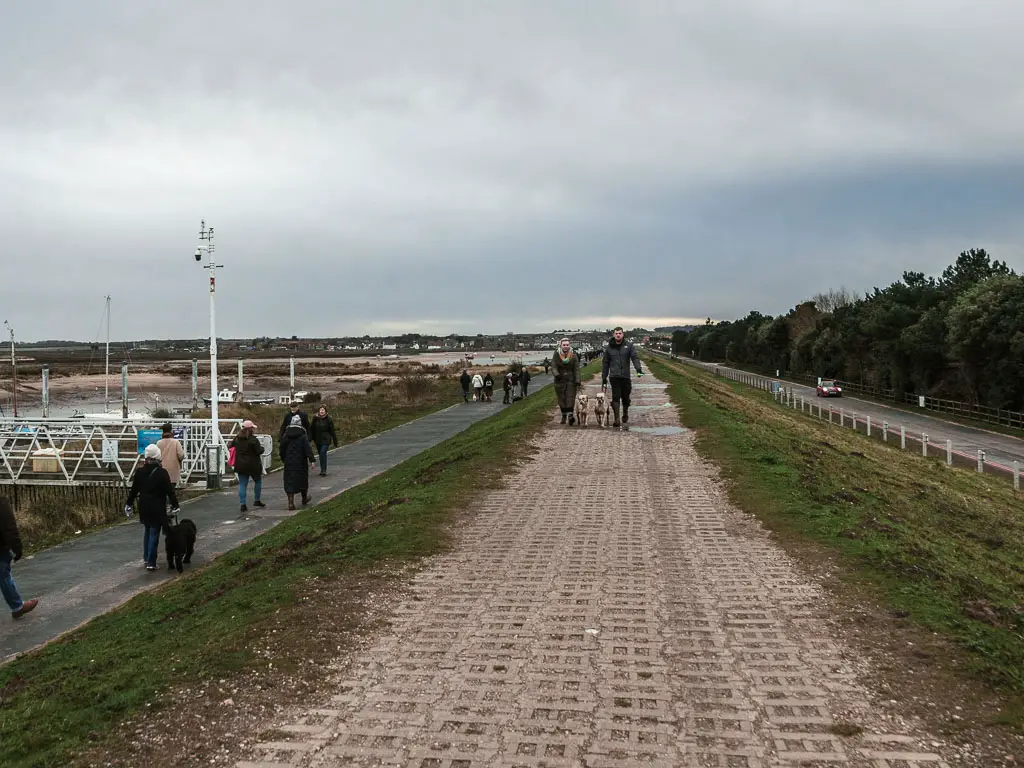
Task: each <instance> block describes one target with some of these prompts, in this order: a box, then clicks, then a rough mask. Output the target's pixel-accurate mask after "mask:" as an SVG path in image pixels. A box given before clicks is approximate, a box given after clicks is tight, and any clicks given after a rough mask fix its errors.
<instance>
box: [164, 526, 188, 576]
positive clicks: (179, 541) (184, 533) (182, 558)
mask: <svg viewBox="0 0 1024 768" xmlns="http://www.w3.org/2000/svg"><path fill="white" fill-rule="evenodd" d="M164 543H165V544H166V546H167V570H169V571H174V570H176V571H177V572H178V573H181V572H182V571H183V570H185V569H184V568H183V567H182V563H191V562H192V553H193V552H195V548H196V524H195V523H194V522H192V521H191V520H189V519H188V518H187V517H186V518H185V519H184V520H182V521H181V522H180V523H176V524H175V523H171V524H169V525H168V526H167V528H166V529H165V530H164Z"/></svg>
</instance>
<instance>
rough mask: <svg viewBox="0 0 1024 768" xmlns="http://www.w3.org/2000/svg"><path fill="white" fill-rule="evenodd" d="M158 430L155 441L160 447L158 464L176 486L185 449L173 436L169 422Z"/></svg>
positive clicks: (179, 477)
mask: <svg viewBox="0 0 1024 768" xmlns="http://www.w3.org/2000/svg"><path fill="white" fill-rule="evenodd" d="M160 432H161V436H160V439H159V440H157V441H156V447H157V448H159V449H160V466H161V467H163V468H164V469H166V470H167V475H168V476H169V477H170V478H171V484H172V485H174V486H175V487H177V486H178V483H179V482H181V462H182V461H184V460H185V449H184V448H183V447H182V445H181V441H180V440H178V438H176V437H175V436H174V428H173V427H171V425H170V422H168V423H167V424H164V426H163V427H162V429H161V430H160Z"/></svg>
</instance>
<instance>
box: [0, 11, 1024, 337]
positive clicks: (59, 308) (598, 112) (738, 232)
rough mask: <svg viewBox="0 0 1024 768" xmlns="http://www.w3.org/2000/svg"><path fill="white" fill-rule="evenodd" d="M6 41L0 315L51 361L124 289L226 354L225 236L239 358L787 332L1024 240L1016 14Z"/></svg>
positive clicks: (135, 303) (131, 304)
mask: <svg viewBox="0 0 1024 768" xmlns="http://www.w3.org/2000/svg"><path fill="white" fill-rule="evenodd" d="M3 13H4V18H3V23H0V68H2V70H3V71H4V72H5V73H10V76H5V77H4V78H3V79H2V80H0V103H2V104H3V105H4V108H3V109H2V110H0V227H2V228H3V230H4V231H5V232H15V233H16V237H14V238H8V242H7V243H5V245H4V254H5V255H4V257H3V259H2V261H0V301H2V302H3V305H4V307H5V312H6V313H7V314H9V315H12V316H19V315H20V316H21V317H22V318H23V319H22V320H21V321H19V323H18V325H19V327H20V328H23V329H25V330H24V332H23V333H24V334H25V335H26V337H29V338H40V337H52V336H73V335H75V334H76V333H78V332H79V330H80V326H79V319H80V317H81V313H82V311H83V310H82V309H80V307H81V306H82V305H86V306H89V305H90V303H94V302H95V301H97V299H96V298H95V297H101V296H102V295H103V294H105V293H107V292H111V293H114V294H115V295H116V301H117V304H116V305H115V306H117V307H118V308H122V312H123V316H125V317H128V318H131V325H130V326H129V330H127V331H126V335H132V336H177V335H190V336H201V335H203V333H204V332H205V329H206V325H205V324H206V309H205V301H206V293H205V291H204V290H203V275H202V274H201V270H198V269H197V268H196V266H195V264H194V263H190V254H191V251H192V249H193V248H194V236H195V229H196V227H197V225H198V220H199V218H200V217H204V216H205V217H206V218H207V219H208V220H209V221H210V222H211V223H213V224H214V225H215V226H216V228H217V230H218V244H219V247H220V250H219V254H220V255H221V257H222V259H223V261H224V263H225V264H226V265H227V268H226V270H225V272H224V275H223V279H222V281H221V286H222V287H221V290H220V292H219V300H220V305H219V306H220V314H221V317H222V320H221V321H220V322H219V323H218V327H219V328H220V329H221V330H222V331H223V333H225V334H227V335H257V334H262V333H280V334H289V335H290V334H292V333H304V334H306V333H309V334H316V333H320V332H327V331H326V328H327V327H329V328H330V329H331V330H330V332H332V333H343V332H353V333H356V332H364V331H366V330H367V329H370V328H372V327H374V324H375V325H376V327H384V326H389V327H390V325H395V324H397V325H401V324H402V323H408V324H409V328H410V330H412V329H413V328H414V327H415V325H416V324H417V323H427V322H437V323H444V322H450V323H456V322H460V323H462V325H461V326H460V328H458V329H457V328H453V329H452V330H462V329H465V330H471V329H472V328H474V327H477V325H476V324H479V327H480V329H481V330H508V327H506V326H509V324H512V325H511V326H510V327H531V326H532V325H534V324H537V323H546V322H555V320H557V318H558V317H560V316H564V317H566V318H591V317H597V318H600V317H606V316H612V315H616V316H631V317H690V316H702V315H708V314H709V315H713V316H717V317H727V316H730V315H733V314H739V313H742V312H745V311H746V310H747V309H749V308H751V307H753V306H758V307H764V308H765V309H766V310H767V311H782V310H784V309H786V308H787V307H788V306H791V305H792V304H793V303H795V302H797V301H799V300H800V299H801V298H803V297H804V296H805V295H807V294H808V293H813V292H815V291H817V290H819V289H822V288H826V287H828V286H829V285H837V284H841V283H847V284H853V285H856V286H863V287H865V288H866V287H870V285H872V284H885V283H887V282H889V281H891V280H893V279H895V278H897V277H898V276H899V273H900V272H901V271H902V269H903V268H912V267H913V268H920V269H924V270H925V271H929V270H932V271H934V270H937V269H941V267H942V266H944V264H945V263H948V262H949V261H950V260H951V259H952V258H953V257H955V255H956V253H957V252H958V251H959V250H960V249H962V248H965V247H970V246H973V245H985V244H986V242H993V243H998V244H999V245H1000V246H1001V247H1002V248H1003V249H1004V250H1003V252H997V254H996V255H997V256H999V257H1000V258H1009V259H1010V260H1011V261H1013V260H1014V259H1015V258H1017V259H1019V254H1020V246H1021V243H1022V239H1024V238H1022V233H1021V232H1020V228H1019V227H1018V226H1017V225H1016V224H1015V223H1014V216H1015V214H1016V212H1017V211H1019V210H1020V203H1021V197H1022V196H1024V195H1022V194H1021V190H1020V185H1019V184H1018V183H1016V182H1015V180H1016V179H1019V178H1021V176H1020V174H1019V170H1020V169H1021V166H1022V164H1024V157H1022V154H1024V152H1022V147H1021V144H1020V141H1019V137H1020V135H1022V134H1024V95H1022V94H1024V92H1022V91H1021V89H1020V88H1019V85H1018V79H1019V72H1020V71H1021V70H1022V69H1024V50H1022V47H1021V46H1020V45H1019V44H1018V40H1016V30H1019V29H1021V28H1024V6H1020V5H1019V4H1017V3H1011V2H991V3H985V4H983V5H979V4H977V3H967V2H960V1H959V0H958V1H955V2H954V1H953V0H943V1H942V2H928V3H925V2H922V1H921V0H907V2H903V3H900V4H898V5H897V6H892V5H891V4H881V3H861V4H857V5H855V6H851V5H850V4H849V3H847V2H839V0H822V1H821V2H816V3H813V4H801V5H799V6H793V5H781V4H775V3H764V2H755V1H754V0H750V1H749V2H731V3H719V4H714V5H711V6H706V7H705V6H703V5H694V4H681V3H670V2H667V1H666V2H662V1H661V0H657V1H652V2H648V3H626V2H610V1H608V0H598V1H596V2H595V1H593V0H591V1H589V2H587V3H586V4H581V3H578V2H568V1H567V0H565V1H563V2H545V3H541V2H522V3H502V4H498V3H479V2H469V0H463V1H462V2H454V1H452V2H433V3H409V2H404V3H399V2H396V1H394V0H391V1H386V2H375V3H362V2H359V3H356V2H326V1H325V2H300V3H292V4H289V6H287V8H286V7H285V6H282V5H279V4H276V3H269V2H265V3H252V2H220V3H205V4H200V3H175V4H169V5H168V4H156V3H130V4H125V3H114V2H93V3H89V4H82V3H75V2H63V3H50V4H46V5H45V6H40V5H38V4H36V5H26V4H9V5H8V7H6V8H5V10H4V12H3ZM822 253H833V254H837V258H836V259H834V260H833V261H832V262H830V263H827V264H826V263H824V262H823V260H822V258H821V254H822ZM882 254H885V255H882ZM893 254H899V255H900V257H901V258H902V259H904V260H905V261H900V260H898V259H894V258H893ZM621 270H625V271H626V273H627V275H628V278H627V285H628V289H627V290H617V291H612V292H610V291H609V290H607V287H606V286H608V285H609V284H611V285H615V284H616V281H617V280H619V279H620V278H619V277H616V273H617V272H619V271H621ZM40 275H46V276H47V277H48V278H49V281H48V282H49V285H48V287H47V289H46V290H44V291H36V290H33V286H34V285H35V282H34V281H37V280H38V279H39V276H40ZM580 275H582V276H583V277H582V279H581V278H580V277H578V276H580ZM286 290H287V292H288V295H289V296H293V297H295V298H294V299H292V301H293V302H295V301H297V302H298V306H297V307H295V309H294V310H284V309H282V307H283V306H284V305H285V304H286V302H284V301H283V300H282V299H283V297H282V295H281V294H282V292H283V291H286ZM154 295H155V296H169V297H172V299H171V300H172V301H173V302H174V306H176V307H179V308H180V310H181V313H182V316H181V323H180V326H181V328H174V329H171V328H167V327H166V326H165V325H164V324H163V323H162V322H161V320H160V318H159V315H157V314H156V313H152V312H151V311H149V310H150V307H151V306H152V304H151V301H150V300H151V298H152V297H153V296H154ZM253 303H255V304H256V306H257V309H256V310H255V311H254V310H253V307H252V305H253ZM314 307H316V308H317V309H316V310H315V311H314ZM129 331H130V332H129Z"/></svg>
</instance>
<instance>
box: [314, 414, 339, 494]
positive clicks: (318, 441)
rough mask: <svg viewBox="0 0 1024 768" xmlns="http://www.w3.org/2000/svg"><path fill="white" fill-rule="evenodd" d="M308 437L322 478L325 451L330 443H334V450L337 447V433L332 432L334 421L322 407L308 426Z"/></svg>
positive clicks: (325, 469)
mask: <svg viewBox="0 0 1024 768" xmlns="http://www.w3.org/2000/svg"><path fill="white" fill-rule="evenodd" d="M309 437H310V440H311V442H312V443H313V445H315V446H316V451H317V454H318V455H319V457H320V477H324V476H326V475H327V451H328V450H329V449H330V447H331V443H334V447H335V448H337V447H338V433H337V432H335V431H334V420H333V419H332V418H331V417H330V416H329V415H328V414H327V409H326V408H325V407H324V406H322V405H321V406H320V410H318V411H317V412H316V416H314V417H313V423H311V424H310V425H309Z"/></svg>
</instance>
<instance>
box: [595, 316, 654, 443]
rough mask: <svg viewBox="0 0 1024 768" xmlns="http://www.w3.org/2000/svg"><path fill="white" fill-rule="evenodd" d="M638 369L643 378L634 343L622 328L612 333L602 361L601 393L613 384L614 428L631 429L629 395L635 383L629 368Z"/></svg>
mask: <svg viewBox="0 0 1024 768" xmlns="http://www.w3.org/2000/svg"><path fill="white" fill-rule="evenodd" d="M631 363H632V365H633V367H634V368H636V375H637V376H643V375H644V371H643V369H642V368H641V367H640V356H639V355H638V354H637V353H636V348H635V347H634V346H633V344H632V343H630V342H628V341H626V339H625V332H624V331H623V330H622V328H616V329H615V330H614V331H612V337H611V338H610V339H609V340H608V346H607V348H606V349H605V351H604V359H603V360H602V361H601V391H602V392H603V391H604V390H606V389H607V388H608V382H609V381H610V382H611V384H612V414H613V415H614V416H615V423H614V424H612V426H613V427H622V428H623V429H629V426H628V425H629V395H630V393H631V392H632V391H633V382H631V381H630V379H629V366H630V364H631ZM620 401H621V402H622V421H621V422H620V421H619V402H620Z"/></svg>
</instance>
